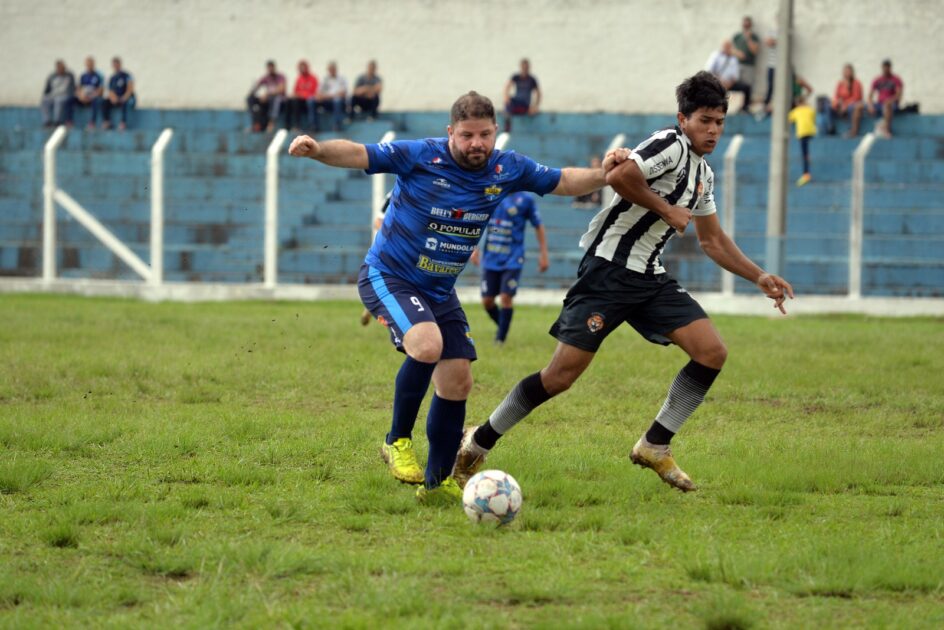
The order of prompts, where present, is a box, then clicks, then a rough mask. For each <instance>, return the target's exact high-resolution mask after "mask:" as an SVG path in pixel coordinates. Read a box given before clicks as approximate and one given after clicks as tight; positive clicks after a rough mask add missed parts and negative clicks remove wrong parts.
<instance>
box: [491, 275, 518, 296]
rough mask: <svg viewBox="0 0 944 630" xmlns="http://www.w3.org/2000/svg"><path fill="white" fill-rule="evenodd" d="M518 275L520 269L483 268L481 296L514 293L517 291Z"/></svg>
mask: <svg viewBox="0 0 944 630" xmlns="http://www.w3.org/2000/svg"><path fill="white" fill-rule="evenodd" d="M520 277H521V270H520V269H505V270H504V271H495V270H493V269H483V270H482V297H495V296H496V295H498V294H499V293H506V294H508V295H514V294H515V293H517V292H518V278H520Z"/></svg>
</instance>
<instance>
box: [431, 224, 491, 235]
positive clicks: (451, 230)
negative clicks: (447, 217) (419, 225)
mask: <svg viewBox="0 0 944 630" xmlns="http://www.w3.org/2000/svg"><path fill="white" fill-rule="evenodd" d="M426 229H427V230H432V231H433V232H436V233H437V234H449V235H452V236H458V237H460V238H475V239H477V238H479V237H480V236H482V228H481V227H479V226H476V225H450V224H448V223H439V222H438V221H430V222H429V223H428V224H427V225H426Z"/></svg>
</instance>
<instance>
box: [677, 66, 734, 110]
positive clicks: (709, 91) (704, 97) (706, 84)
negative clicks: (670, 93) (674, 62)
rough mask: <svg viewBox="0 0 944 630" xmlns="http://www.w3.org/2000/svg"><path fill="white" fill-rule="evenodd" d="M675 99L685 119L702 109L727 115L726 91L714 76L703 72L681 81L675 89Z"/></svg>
mask: <svg viewBox="0 0 944 630" xmlns="http://www.w3.org/2000/svg"><path fill="white" fill-rule="evenodd" d="M675 98H676V99H677V100H678V110H679V112H680V113H681V114H682V115H683V116H685V117H686V118H688V117H689V116H691V115H692V114H694V113H695V110H696V109H701V108H702V107H707V108H708V109H721V110H722V111H723V112H724V113H726V114H727V113H728V91H727V90H725V89H724V86H723V85H721V81H719V80H718V79H717V77H715V75H713V74H711V73H710V72H705V71H704V70H702V71H701V72H699V73H697V74H695V75H693V76H690V77H688V78H687V79H685V80H684V81H682V83H681V85H679V86H678V87H677V88H675Z"/></svg>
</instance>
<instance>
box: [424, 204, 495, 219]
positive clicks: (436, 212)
mask: <svg viewBox="0 0 944 630" xmlns="http://www.w3.org/2000/svg"><path fill="white" fill-rule="evenodd" d="M429 213H430V214H431V215H433V216H434V217H442V218H444V219H461V220H462V221H487V220H488V213H487V212H469V211H468V210H463V209H462V208H453V209H452V210H446V209H445V208H437V207H436V206H433V207H432V208H430V209H429Z"/></svg>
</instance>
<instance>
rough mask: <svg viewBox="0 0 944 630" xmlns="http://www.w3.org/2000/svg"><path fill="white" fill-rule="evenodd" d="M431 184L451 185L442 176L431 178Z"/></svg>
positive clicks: (447, 186) (449, 186)
mask: <svg viewBox="0 0 944 630" xmlns="http://www.w3.org/2000/svg"><path fill="white" fill-rule="evenodd" d="M433 186H439V187H440V188H446V189H448V188H452V185H451V184H450V183H449V182H447V181H446V180H444V179H443V178H442V177H437V178H436V179H434V180H433Z"/></svg>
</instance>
